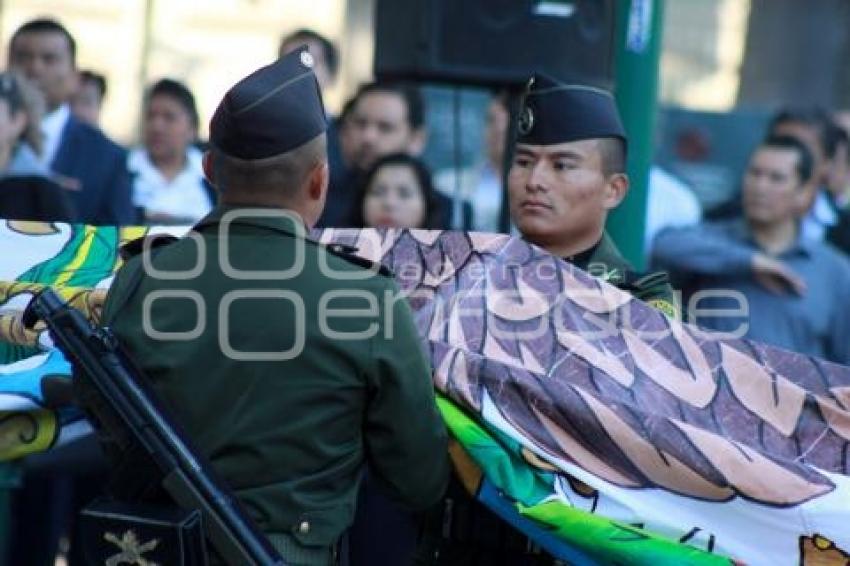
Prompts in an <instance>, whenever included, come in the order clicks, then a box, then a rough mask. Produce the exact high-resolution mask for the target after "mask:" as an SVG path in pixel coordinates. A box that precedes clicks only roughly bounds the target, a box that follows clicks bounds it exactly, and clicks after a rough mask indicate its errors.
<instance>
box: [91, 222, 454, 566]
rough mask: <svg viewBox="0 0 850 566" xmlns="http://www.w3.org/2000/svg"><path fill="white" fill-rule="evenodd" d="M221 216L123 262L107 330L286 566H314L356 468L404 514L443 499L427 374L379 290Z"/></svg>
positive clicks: (316, 253)
mask: <svg viewBox="0 0 850 566" xmlns="http://www.w3.org/2000/svg"><path fill="white" fill-rule="evenodd" d="M232 210H233V209H227V208H217V209H216V210H214V211H213V212H212V213H211V214H210V215H209V216H208V217H207V218H205V219H204V220H202V221H201V222H200V223H199V224H198V225H197V226H196V228H195V229H196V231H197V236H196V237H187V238H183V239H181V240H179V241H177V242H174V243H171V244H169V245H166V246H162V247H160V248H158V249H155V250H153V251H152V252H146V253H148V255H147V256H145V254H144V253H143V254H140V255H139V256H136V257H135V258H133V259H131V260H129V261H128V262H127V263H126V264H125V266H124V267H123V268H122V269H121V270H120V271H119V273H118V274H117V277H116V280H115V282H114V284H113V286H112V287H111V289H110V291H109V294H108V298H107V302H106V305H105V310H104V320H105V322H106V324H107V325H108V326H110V327H111V328H112V329H113V331H114V332H115V333H116V334H117V336H118V337H119V338H120V339H121V341H122V343H123V344H124V345H125V346H126V348H127V349H128V350H129V353H130V355H131V356H132V358H133V359H134V360H135V361H136V362H137V364H138V365H139V366H140V367H141V369H142V370H143V371H144V372H145V373H146V374H147V376H149V378H150V379H151V381H152V382H153V385H154V388H155V390H156V391H157V392H158V393H159V394H160V395H161V397H162V398H163V399H164V401H165V402H166V404H167V405H168V406H170V408H171V409H172V410H173V411H174V413H175V416H176V417H177V419H178V421H180V422H181V423H182V424H183V425H184V427H185V429H186V431H187V433H188V436H189V437H190V438H191V439H192V440H193V441H194V443H195V445H196V446H197V447H198V448H199V450H200V452H202V454H203V455H204V456H206V457H207V458H209V460H210V461H211V462H212V465H213V468H214V469H215V470H216V472H218V473H219V475H220V476H221V477H222V478H223V479H224V480H225V481H226V482H227V484H228V485H229V486H230V487H231V488H232V489H233V490H234V492H235V493H236V495H237V496H238V498H239V499H240V501H241V502H242V503H243V505H244V506H245V508H246V509H247V510H248V512H249V513H250V515H251V516H252V517H253V518H254V519H255V520H256V522H257V523H258V526H259V527H260V528H261V529H262V530H263V531H264V532H266V533H267V534H269V535H270V539H271V540H272V543H273V544H274V545H275V546H276V547H278V549H279V550H281V551H282V553H283V556H284V558H285V559H286V560H287V561H288V563H291V564H314V563H321V562H326V561H327V552H326V551H327V549H329V548H330V547H331V546H332V545H333V544H334V543H335V541H336V540H337V538H338V537H339V535H340V534H341V533H342V532H343V530H344V529H346V528H347V526H348V525H349V524H350V523H351V521H352V519H353V515H354V508H355V498H356V494H357V489H358V483H359V478H360V474H361V470H362V468H363V465H364V463H365V462H368V464H369V466H370V469H371V471H372V473H373V474H374V476H375V477H376V478H377V480H378V481H380V482H382V483H383V484H385V485H386V486H387V487H388V488H389V489H390V492H391V493H392V494H393V495H394V496H395V498H396V499H397V500H398V501H399V502H401V503H402V504H405V505H406V506H408V507H410V508H414V509H422V508H425V507H428V506H430V505H432V504H434V503H435V502H436V501H438V499H439V498H440V497H441V496H442V494H443V491H444V489H445V485H446V482H447V480H448V474H449V462H448V456H447V433H446V430H445V427H444V424H443V422H442V420H441V418H440V416H439V413H438V412H437V409H436V405H435V402H434V392H433V386H432V381H431V373H430V368H429V364H428V362H427V359H426V358H425V356H424V354H423V351H422V344H421V342H420V339H419V336H418V333H417V331H416V329H415V327H414V324H413V321H412V316H411V311H410V308H409V306H408V304H407V301H406V300H405V299H402V298H399V297H397V292H398V289H397V287H396V286H395V283H394V281H393V279H392V278H391V277H389V276H387V275H386V274H378V273H375V272H373V271H369V270H367V269H364V267H363V266H362V265H357V264H356V263H358V262H357V261H355V260H354V259H353V258H346V257H343V256H341V255H339V254H335V253H332V252H330V251H329V250H328V249H327V248H325V247H323V246H321V245H319V244H317V243H315V242H313V241H310V240H307V239H306V238H305V237H304V236H303V235H296V234H295V231H296V230H295V229H294V227H293V224H292V222H289V221H287V220H283V219H274V218H250V217H241V218H239V219H237V220H234V221H233V222H232V223H230V224H229V228H225V225H226V224H227V223H226V222H223V215H225V214H226V213H227V212H228V211H232ZM222 230H226V231H227V233H228V234H229V235H228V236H227V237H226V238H225V237H224V236H223V235H222ZM199 250H200V253H199ZM145 257H147V259H149V263H150V267H152V268H153V270H156V273H155V274H154V273H153V272H152V270H151V269H150V268H145V266H144V262H143V258H145ZM228 263H229V264H230V265H228ZM299 263H301V264H303V265H302V266H301V267H300V268H299V267H298V264H299ZM360 263H362V260H361V261H360ZM193 269H194V270H195V271H196V273H190V272H191V271H192V270H193ZM234 269H235V270H239V271H238V272H236V273H235V275H234V273H233V270H234ZM323 269H324V270H325V271H326V272H327V271H328V270H333V272H334V273H335V274H336V275H334V276H329V275H328V274H327V273H323V271H322V270H323ZM272 270H277V271H279V273H277V274H276V275H275V276H274V277H273V278H268V276H269V275H268V274H269V272H270V271H272ZM146 271H147V272H148V273H146ZM248 271H254V272H255V273H247V272H248ZM287 271H288V273H286V272H287ZM179 272H183V275H182V276H180V278H174V277H175V275H178V274H179ZM228 272H230V273H228ZM260 272H263V273H260ZM154 275H155V276H154ZM393 298H395V300H393ZM346 309H347V311H346ZM344 311H345V312H344ZM181 333H182V334H181ZM299 348H300V351H298V350H299ZM287 351H289V352H290V353H288V352H287ZM293 353H297V355H292V354H293ZM287 355H288V356H289V358H287ZM249 358H250V359H249ZM314 551H315V552H314ZM323 553H324V554H323Z"/></svg>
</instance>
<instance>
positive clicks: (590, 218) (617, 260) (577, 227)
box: [416, 76, 678, 566]
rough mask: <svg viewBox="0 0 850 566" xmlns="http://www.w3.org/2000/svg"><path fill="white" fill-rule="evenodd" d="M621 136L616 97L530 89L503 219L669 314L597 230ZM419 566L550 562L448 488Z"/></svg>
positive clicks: (665, 298)
mask: <svg viewBox="0 0 850 566" xmlns="http://www.w3.org/2000/svg"><path fill="white" fill-rule="evenodd" d="M626 149H627V143H626V134H625V131H624V129H623V126H622V123H621V121H620V117H619V113H618V112H617V107H616V105H615V103H614V98H613V97H612V96H611V94H610V93H608V92H605V91H603V90H599V89H595V88H591V87H586V86H574V85H564V84H560V83H557V82H556V81H554V80H552V79H551V78H549V77H546V76H535V77H534V78H533V79H532V81H531V82H530V83H529V88H528V90H527V92H526V95H525V99H524V101H523V106H522V109H521V111H520V115H519V123H518V138H517V142H516V148H515V152H514V161H513V164H512V166H511V170H510V174H509V177H508V197H509V201H510V212H511V219H512V220H513V222H514V224H515V225H516V227H517V229H518V230H519V231H520V233H521V234H522V235H523V237H524V238H525V239H526V240H528V241H529V242H532V243H534V244H536V245H538V246H540V247H541V248H543V249H545V250H547V251H548V252H550V253H552V254H553V255H557V256H559V257H562V258H564V259H565V260H567V261H569V262H571V263H572V264H573V265H575V266H577V267H579V268H581V269H583V270H585V271H587V272H588V273H590V274H591V275H594V276H595V277H598V278H600V279H603V280H605V281H607V282H608V283H611V284H612V285H616V286H617V287H619V288H621V289H623V290H626V291H628V292H629V293H631V294H633V295H634V296H635V297H637V298H639V299H641V300H643V301H646V302H647V303H649V304H650V305H652V306H654V307H656V308H658V309H659V310H661V311H662V312H664V313H665V314H667V315H669V316H673V317H675V316H677V312H678V311H677V308H676V306H675V305H676V302H675V298H674V294H673V290H672V288H671V287H670V284H669V282H668V279H667V274H666V273H652V274H637V273H635V272H634V271H633V270H632V267H631V266H630V265H629V264H628V262H627V261H626V260H625V259H624V258H623V256H622V255H621V254H620V252H619V251H618V250H617V247H616V246H615V245H614V242H613V241H612V240H611V238H610V237H609V236H608V235H607V234H606V232H605V220H606V218H607V216H608V212H609V211H610V210H612V209H614V208H616V207H617V205H619V204H620V202H622V200H623V198H624V197H625V196H626V192H627V191H628V189H629V179H628V176H627V175H626V172H625V167H626ZM416 563H417V564H423V565H424V564H434V565H436V564H452V565H470V566H472V565H476V566H477V565H482V564H487V565H488V566H500V565H504V566H531V565H535V566H536V565H547V566H548V565H552V564H555V563H556V561H555V560H554V559H553V558H552V557H550V556H548V555H546V554H544V553H542V552H541V551H540V550H539V549H537V548H536V547H535V545H534V544H533V543H532V542H531V541H530V540H528V539H527V538H526V537H525V536H523V535H522V534H520V533H518V532H517V531H514V530H513V529H512V528H511V527H509V526H508V525H507V524H505V523H504V522H502V521H501V520H499V519H498V518H497V517H496V516H495V515H493V514H492V513H491V512H490V511H489V510H487V509H486V508H484V506H483V505H480V504H479V503H477V502H476V501H474V500H472V499H471V498H470V497H469V496H468V495H467V494H466V493H465V492H464V488H463V487H462V486H461V485H460V482H459V481H454V480H453V481H452V482H451V483H450V486H449V490H448V494H447V496H446V498H445V499H444V501H443V504H442V506H441V507H439V508H435V509H434V510H432V511H431V512H430V513H429V514H428V518H427V523H426V527H425V529H424V534H423V538H422V541H421V543H420V545H419V547H418V548H417V552H416Z"/></svg>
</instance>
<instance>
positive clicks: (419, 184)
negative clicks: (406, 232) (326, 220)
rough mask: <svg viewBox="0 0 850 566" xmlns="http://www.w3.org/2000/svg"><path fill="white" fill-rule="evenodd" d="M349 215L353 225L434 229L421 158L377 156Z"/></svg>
mask: <svg viewBox="0 0 850 566" xmlns="http://www.w3.org/2000/svg"><path fill="white" fill-rule="evenodd" d="M353 214H354V218H353V224H352V225H353V226H363V227H370V228H428V229H436V228H438V227H439V226H438V224H439V217H440V214H439V206H438V203H437V200H436V196H435V192H434V186H433V183H432V181H431V173H430V172H429V171H428V168H427V167H426V165H425V164H424V163H423V162H422V161H420V160H419V159H417V158H415V157H411V156H410V155H406V154H403V153H397V154H392V155H388V156H386V157H383V158H381V159H379V160H378V161H377V162H376V163H375V164H374V165H373V166H372V168H371V169H370V170H369V171H368V172H367V173H366V175H365V176H364V178H363V182H362V184H361V187H360V190H359V193H358V197H357V200H356V201H355V207H354V210H353Z"/></svg>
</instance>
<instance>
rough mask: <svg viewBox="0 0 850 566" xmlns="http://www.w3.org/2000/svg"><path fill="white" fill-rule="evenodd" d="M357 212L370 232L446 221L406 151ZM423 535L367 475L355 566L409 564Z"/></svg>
mask: <svg viewBox="0 0 850 566" xmlns="http://www.w3.org/2000/svg"><path fill="white" fill-rule="evenodd" d="M352 212H353V217H352V223H351V225H352V226H358V227H365V228H428V229H435V228H437V227H438V224H439V221H440V220H439V219H440V214H439V207H438V204H437V201H436V199H435V193H434V187H433V184H432V181H431V174H430V173H429V171H428V168H427V167H426V166H425V164H424V163H422V161H420V160H419V159H417V158H415V157H411V156H409V155H406V154H401V153H398V154H392V155H388V156H386V157H383V158H381V159H379V160H378V161H377V162H375V164H374V165H373V166H372V167H371V168H370V169H369V170H368V171H367V172H366V174H365V175H364V177H363V181H362V183H361V185H360V188H359V190H358V195H357V199H356V200H355V208H354V210H353V211H352ZM418 536H419V525H418V518H417V517H415V516H414V515H412V514H411V513H409V512H406V511H405V510H403V509H401V508H400V507H398V506H397V505H396V504H395V503H394V502H392V501H391V500H390V499H388V498H387V496H385V495H384V494H383V493H382V492H381V491H380V489H379V488H378V486H377V485H376V482H375V481H374V479H373V478H372V476H371V475H370V474H369V473H368V472H367V474H366V476H365V478H364V481H363V484H362V486H361V490H360V496H359V497H358V501H357V512H356V514H355V519H354V524H353V525H352V527H351V529H350V531H349V542H348V551H349V566H371V565H373V564H408V563H409V562H410V559H411V557H412V554H413V551H414V549H415V547H416V541H417V539H418Z"/></svg>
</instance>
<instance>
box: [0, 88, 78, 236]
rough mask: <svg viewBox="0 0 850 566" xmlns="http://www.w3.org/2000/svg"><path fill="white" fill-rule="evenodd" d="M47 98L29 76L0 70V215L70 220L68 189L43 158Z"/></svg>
mask: <svg viewBox="0 0 850 566" xmlns="http://www.w3.org/2000/svg"><path fill="white" fill-rule="evenodd" d="M43 112H44V100H43V98H42V97H41V94H40V93H39V92H38V90H36V89H35V88H34V87H33V86H32V85H31V84H29V83H28V82H27V81H26V79H24V78H23V77H20V76H18V75H16V74H13V73H0V218H4V219H16V220H40V221H57V222H72V221H74V220H75V218H76V214H75V213H74V207H73V205H72V204H71V199H70V196H69V195H68V193H66V192H65V189H63V188H61V187H60V186H59V185H57V184H56V183H54V182H53V181H51V180H50V178H49V175H50V173H49V171H48V169H47V167H46V166H45V165H44V164H43V163H42V162H41V160H40V159H39V154H40V153H41V144H42V133H41V117H42V114H43Z"/></svg>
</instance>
